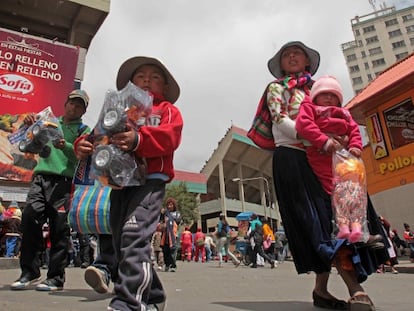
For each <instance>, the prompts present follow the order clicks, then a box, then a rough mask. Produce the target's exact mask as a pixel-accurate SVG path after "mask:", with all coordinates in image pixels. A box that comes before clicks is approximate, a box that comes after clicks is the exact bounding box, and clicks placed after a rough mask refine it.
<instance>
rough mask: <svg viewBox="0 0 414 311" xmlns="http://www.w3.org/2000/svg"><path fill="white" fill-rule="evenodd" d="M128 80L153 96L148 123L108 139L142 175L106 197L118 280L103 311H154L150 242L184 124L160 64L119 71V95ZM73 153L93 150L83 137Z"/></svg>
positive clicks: (136, 62) (138, 60) (142, 61)
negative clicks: (140, 165) (139, 165)
mask: <svg viewBox="0 0 414 311" xmlns="http://www.w3.org/2000/svg"><path fill="white" fill-rule="evenodd" d="M128 81H131V82H132V83H134V84H135V85H137V86H138V87H140V88H141V89H143V90H145V91H148V92H149V93H150V94H151V95H152V96H153V108H152V113H151V115H150V117H149V119H148V120H149V121H148V124H146V125H144V126H141V127H140V128H139V129H138V130H137V131H136V130H133V129H127V131H125V132H122V133H118V134H115V135H113V136H112V139H111V143H112V144H114V145H116V146H117V147H118V148H119V149H120V150H122V151H125V152H131V153H133V154H134V155H135V156H136V158H144V159H145V160H146V163H147V175H146V182H145V184H144V185H141V186H131V187H124V188H122V189H113V190H112V192H111V209H110V225H111V231H112V238H113V244H114V248H115V254H116V259H117V263H118V276H117V279H116V282H115V285H114V290H115V297H114V298H113V299H112V301H111V302H110V306H109V307H108V310H141V309H144V310H146V309H149V308H151V307H153V306H155V307H156V308H157V310H161V305H163V304H164V302H165V299H166V296H165V293H164V290H163V287H162V285H161V281H160V280H159V278H158V276H157V273H156V271H155V270H154V269H153V266H152V263H151V237H152V234H153V233H154V231H155V229H156V226H157V223H158V220H159V215H160V211H161V207H162V202H163V199H164V195H165V184H166V183H167V182H169V181H171V179H172V178H173V176H174V167H173V156H174V152H175V150H176V149H177V148H178V146H179V144H180V141H181V131H182V127H183V120H182V117H181V113H180V111H179V110H178V108H177V107H175V106H174V105H173V104H174V102H175V101H176V100H177V99H178V97H179V94H180V88H179V86H178V84H177V82H176V81H175V79H174V78H173V76H172V75H171V73H170V72H169V71H168V70H167V68H166V67H165V66H164V65H163V64H162V63H161V62H160V61H159V60H157V59H155V58H150V57H143V56H138V57H133V58H130V59H128V60H127V61H125V62H124V63H123V64H122V65H121V67H120V68H119V71H118V76H117V81H116V84H117V88H118V90H121V89H123V88H124V87H125V86H126V84H127V83H128ZM75 152H76V154H77V156H78V158H79V159H85V158H86V157H87V156H89V155H91V154H92V152H93V145H92V143H91V142H89V141H88V140H86V137H83V138H82V139H79V140H78V141H77V143H76V144H75ZM121 250H122V252H121Z"/></svg>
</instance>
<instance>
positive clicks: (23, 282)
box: [10, 276, 41, 290]
mask: <svg viewBox="0 0 414 311" xmlns="http://www.w3.org/2000/svg"><path fill="white" fill-rule="evenodd" d="M40 280H41V277H40V276H39V277H34V278H30V277H28V276H22V277H20V278H19V279H18V280H17V281H16V282H14V283H13V284H12V285H10V288H11V289H12V290H21V289H26V288H27V287H29V286H30V285H32V284H34V283H36V282H39V281H40Z"/></svg>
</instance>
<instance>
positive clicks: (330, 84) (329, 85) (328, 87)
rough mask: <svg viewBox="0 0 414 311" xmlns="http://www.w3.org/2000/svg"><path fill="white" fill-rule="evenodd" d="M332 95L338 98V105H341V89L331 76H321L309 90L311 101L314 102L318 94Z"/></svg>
mask: <svg viewBox="0 0 414 311" xmlns="http://www.w3.org/2000/svg"><path fill="white" fill-rule="evenodd" d="M326 92H329V93H333V94H335V95H336V97H338V99H339V104H340V105H341V104H342V101H343V96H342V88H341V85H340V84H339V82H338V80H336V78H335V77H332V76H322V77H320V78H319V79H318V80H317V81H316V82H315V83H314V84H313V86H312V89H311V93H310V96H311V99H312V101H314V99H315V98H316V96H318V95H319V94H320V93H326Z"/></svg>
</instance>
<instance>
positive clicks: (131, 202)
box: [110, 179, 166, 310]
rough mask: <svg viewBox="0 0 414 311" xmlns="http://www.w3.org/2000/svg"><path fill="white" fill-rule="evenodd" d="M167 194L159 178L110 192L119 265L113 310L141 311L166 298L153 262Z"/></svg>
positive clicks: (163, 183)
mask: <svg viewBox="0 0 414 311" xmlns="http://www.w3.org/2000/svg"><path fill="white" fill-rule="evenodd" d="M164 195H165V182H164V181H162V180H158V179H157V180H147V182H146V184H145V185H143V186H137V187H125V188H123V189H120V190H113V191H112V192H111V210H110V224H111V230H112V236H113V241H114V247H115V254H116V258H117V262H118V277H117V279H116V282H115V285H114V289H115V295H116V297H115V298H113V299H112V301H111V303H110V306H111V307H112V308H114V309H120V310H124V309H128V310H139V309H140V308H141V306H147V305H149V304H155V303H161V302H163V301H165V299H166V297H165V293H164V289H163V287H162V284H161V281H160V279H159V278H158V275H157V273H156V271H155V270H154V268H153V265H152V260H151V239H152V235H153V233H154V232H155V229H156V227H157V224H158V221H159V217H160V211H161V207H162V203H163V199H164ZM121 250H122V252H121Z"/></svg>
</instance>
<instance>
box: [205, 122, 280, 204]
mask: <svg viewBox="0 0 414 311" xmlns="http://www.w3.org/2000/svg"><path fill="white" fill-rule="evenodd" d="M246 134H247V132H246V131H245V130H243V129H240V128H237V127H235V126H232V127H231V128H229V129H228V131H227V133H226V135H225V136H224V137H223V139H222V140H221V141H220V142H219V144H218V147H217V148H216V150H214V153H213V155H212V156H211V157H210V159H209V160H208V161H207V162H206V164H205V165H204V167H203V168H202V170H201V173H203V174H205V175H206V177H207V192H208V194H210V195H211V194H214V195H217V196H219V195H220V178H219V176H220V173H219V172H220V167H219V164H220V162H222V163H223V173H224V183H225V192H226V198H231V199H237V200H240V197H239V182H237V181H236V182H235V181H233V180H232V179H234V178H241V179H247V178H256V177H264V178H266V179H267V180H268V182H269V188H270V189H269V191H270V193H271V200H272V201H273V199H274V198H275V196H274V195H272V194H273V193H274V186H273V179H272V156H273V153H272V152H269V151H265V150H262V149H260V148H258V147H257V146H256V145H255V144H254V143H253V142H252V141H251V140H250V139H249V138H247V137H246ZM261 182H262V180H260V179H258V180H249V181H245V182H243V188H244V199H245V201H246V202H250V203H256V204H261V194H260V183H261ZM265 191H266V189H265Z"/></svg>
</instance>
